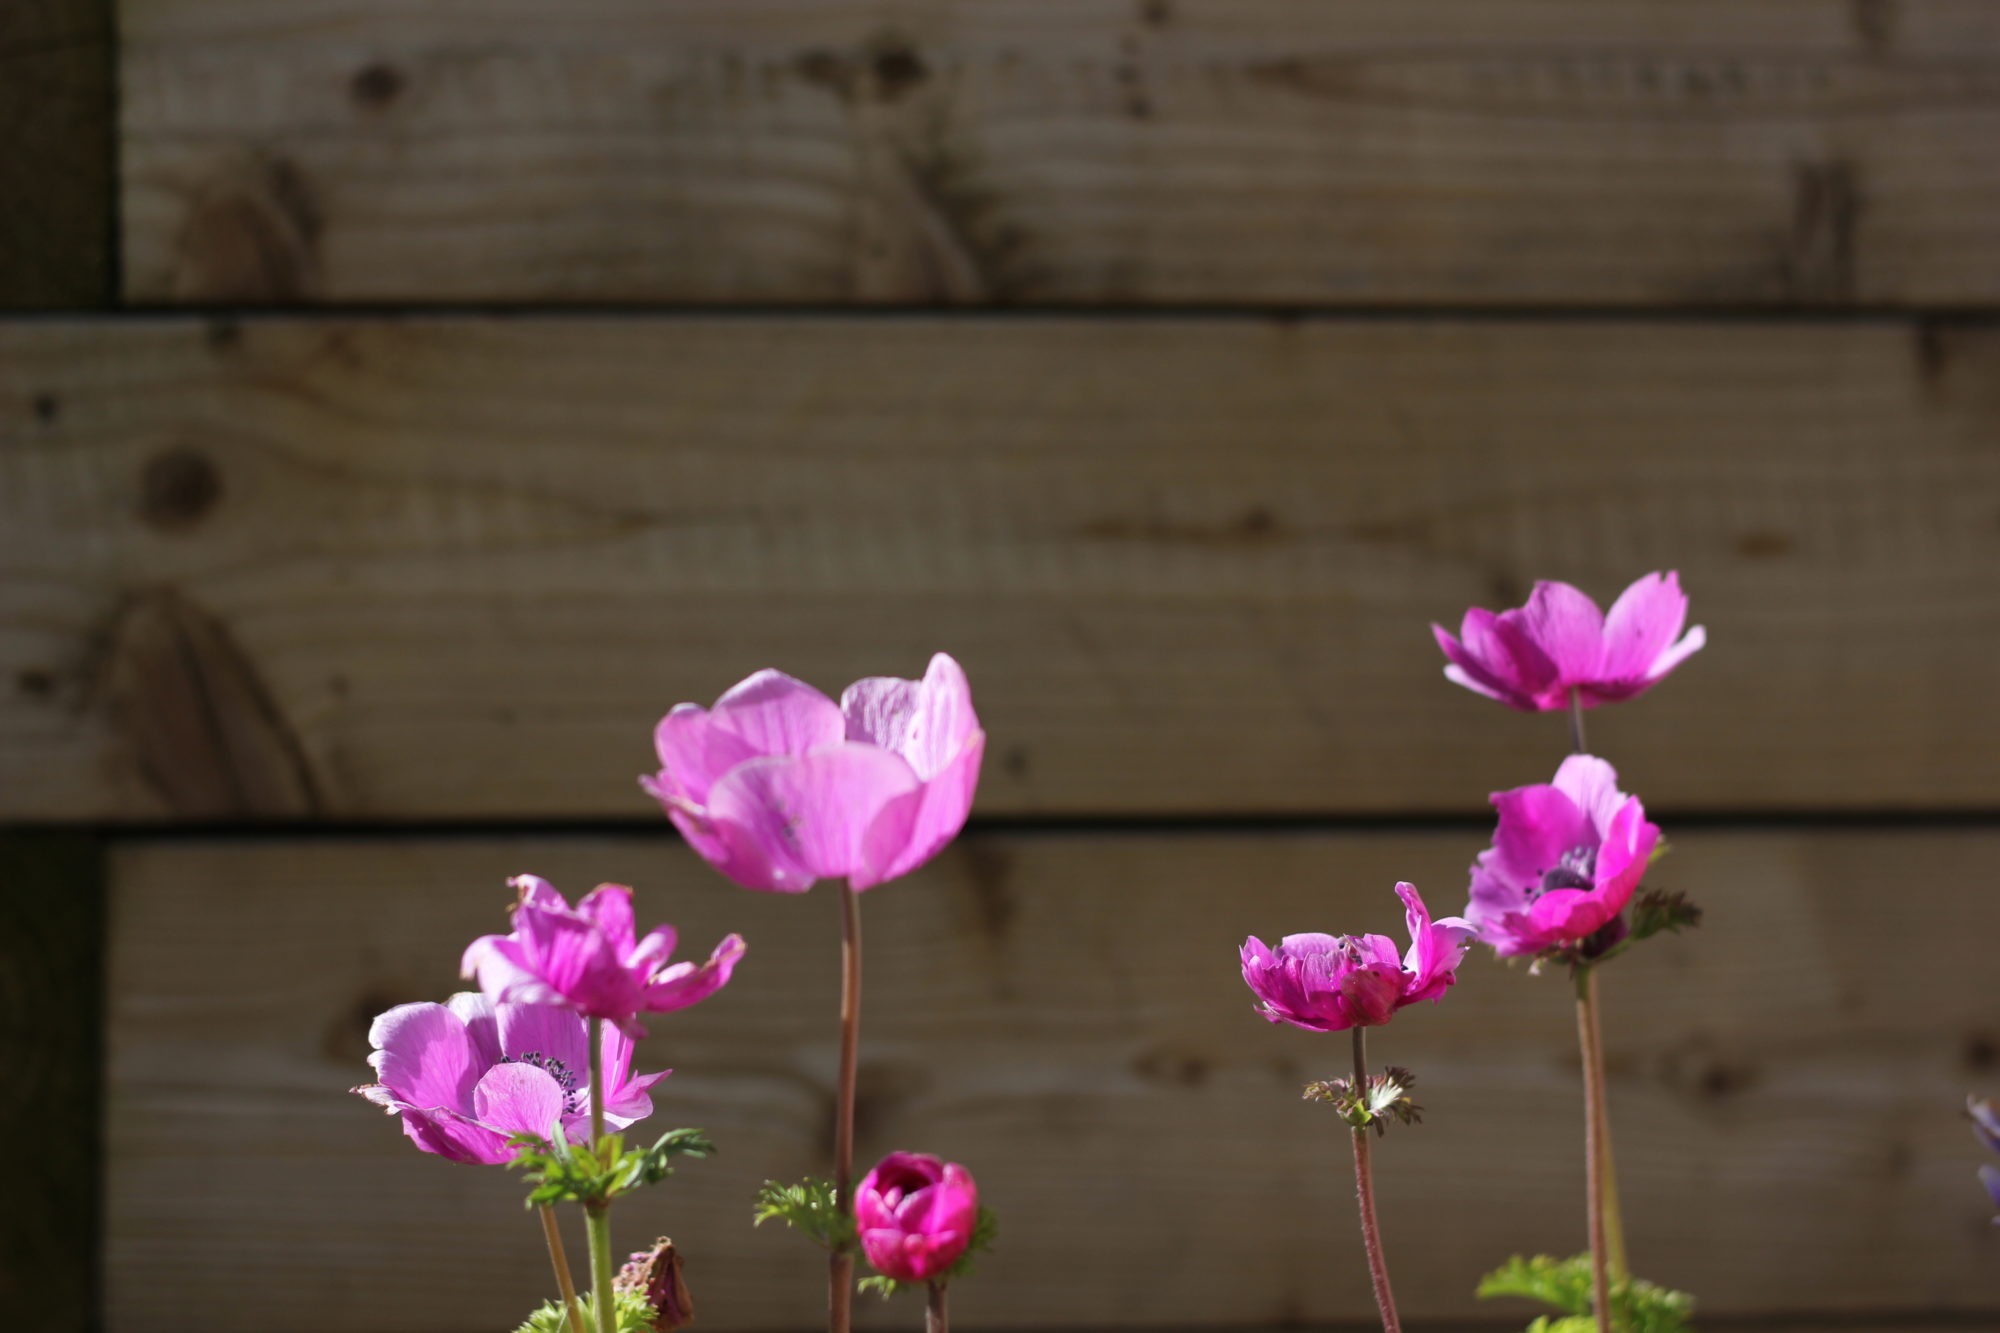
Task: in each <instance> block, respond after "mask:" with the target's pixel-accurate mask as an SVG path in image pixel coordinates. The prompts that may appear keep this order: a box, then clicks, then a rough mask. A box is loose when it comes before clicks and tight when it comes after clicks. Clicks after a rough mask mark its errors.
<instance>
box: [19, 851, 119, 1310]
mask: <svg viewBox="0 0 2000 1333" xmlns="http://www.w3.org/2000/svg"><path fill="white" fill-rule="evenodd" d="M0 908H4V910H5V913H6V921H7V928H6V930H5V931H4V932H0V1051H4V1052H5V1053H6V1060H7V1065H8V1074H7V1078H6V1080H5V1082H4V1084H0V1141H4V1142H6V1143H10V1144H14V1145H16V1152H15V1156H14V1159H13V1160H12V1161H11V1162H10V1163H9V1165H8V1172H7V1190H8V1195H9V1197H10V1198H11V1199H13V1200H15V1205H14V1206H13V1207H10V1208H8V1209H6V1210H5V1212H4V1214H0V1301H4V1303H5V1307H6V1309H7V1310H8V1311H9V1315H8V1318H9V1320H10V1321H12V1322H15V1323H17V1324H18V1325H19V1326H21V1327H23V1328H36V1329H48V1330H50V1333H72V1330H74V1331H75V1333H85V1331H86V1330H90V1329H95V1328H98V1327H99V1326H100V1325H99V1322H98V1288H99V1281H98V1278H99V1265H98V1238H99V1232H100V1227H99V1222H100V1207H99V1205H100V1195H99V1188H98V1187H99V1185H100V1184H101V1181H102V1169H103V1164H104V1159H103V1151H102V1145H101V1143H100V1141H99V1115H98V1112H99V1108H100V1106H101V1104H102V1099H101V1097H100V1084H101V1074H102V1070H103V1054H104V1052H103V1032H104V1005H103V996H104V967H103V959H104V941H105V919H104V876H103V857H102V855H101V844H100V843H99V842H98V841H97V840H96V839H94V838H92V837H90V836H89V835H87V834H82V833H69V832H57V833H27V832H21V831H17V830H0ZM52 1116H59V1117H60V1119H61V1122H62V1123H61V1125H60V1126H59V1127H57V1126H52V1125H51V1123H50V1120H51V1117H52Z"/></svg>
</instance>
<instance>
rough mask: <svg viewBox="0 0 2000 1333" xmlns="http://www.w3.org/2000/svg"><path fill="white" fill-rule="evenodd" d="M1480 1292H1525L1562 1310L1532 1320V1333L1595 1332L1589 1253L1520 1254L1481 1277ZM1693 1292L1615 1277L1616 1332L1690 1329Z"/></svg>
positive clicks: (1666, 1332)
mask: <svg viewBox="0 0 2000 1333" xmlns="http://www.w3.org/2000/svg"><path fill="white" fill-rule="evenodd" d="M1476 1294H1477V1295H1478V1296H1479V1297H1480V1298H1481V1299H1482V1300H1484V1299H1488V1298H1490V1297H1494V1296H1521V1297H1525V1298H1527V1299H1528V1300H1535V1301H1540V1302H1541V1303H1542V1304H1544V1305H1552V1306H1554V1307H1555V1308H1556V1309H1558V1310H1560V1311H1561V1312H1562V1313H1563V1315H1564V1316H1566V1317H1564V1318H1551V1317H1550V1316H1547V1315H1543V1316H1540V1317H1539V1318H1537V1319H1536V1320H1535V1321H1534V1322H1533V1323H1531V1324H1530V1325H1528V1333H1596V1330H1597V1321H1596V1320H1595V1319H1594V1318H1592V1317H1591V1301H1592V1295H1591V1267H1590V1256H1589V1255H1588V1254H1578V1255H1573V1256H1571V1257H1570V1258H1568V1259H1557V1258H1555V1257H1553V1256H1551V1255H1546V1254H1538V1255H1536V1256H1534V1257H1533V1258H1531V1259H1524V1258H1522V1257H1521V1256H1520V1255H1518V1254H1517V1255H1515V1256H1514V1257H1513V1258H1511V1259H1509V1260H1508V1261H1507V1262H1506V1263H1504V1264H1502V1265H1500V1267H1498V1268H1496V1269H1494V1270H1493V1271H1492V1272H1490V1273H1488V1274H1487V1275H1486V1276H1485V1277H1483V1278H1481V1279H1480V1280H1479V1287H1478V1290H1477V1292H1476ZM1693 1314H1694V1297H1692V1296H1690V1295H1688V1294H1687V1293H1686V1292H1684V1291H1670V1290H1668V1289H1667V1288H1665V1287H1661V1286H1656V1285H1655V1284H1653V1283H1651V1282H1648V1281H1646V1280H1645V1279H1643V1278H1633V1279H1631V1280H1629V1281H1626V1282H1614V1283H1613V1284H1612V1287H1611V1323H1612V1327H1613V1329H1614V1330H1615V1331H1616V1333H1689V1326H1688V1320H1689V1319H1690V1318H1691V1317H1693Z"/></svg>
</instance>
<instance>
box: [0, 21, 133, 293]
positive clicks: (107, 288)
mask: <svg viewBox="0 0 2000 1333" xmlns="http://www.w3.org/2000/svg"><path fill="white" fill-rule="evenodd" d="M111 10H112V0H6V3H5V4H0V310H76V309H88V308H93V307H97V306H104V305H109V304H110V303H111V300H112V275H111V260H112V256H113V254H114V253H115V252H116V242H115V241H114V239H113V237H112V221H111V219H112V212H113V208H112V190H113V188H114V182H113V180H112V165H111V164H112V157H113V145H112V139H113V134H114V127H113V125H112V120H113V110H112V65H113V61H112V55H111V50H110V45H111Z"/></svg>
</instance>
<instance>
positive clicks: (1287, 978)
mask: <svg viewBox="0 0 2000 1333" xmlns="http://www.w3.org/2000/svg"><path fill="white" fill-rule="evenodd" d="M1396 895H1397V896H1398V897H1399V898H1401V899H1402V900H1403V906H1404V909H1405V918H1406V920H1407V923H1408V925H1409V930H1410V947H1409V950H1408V952H1406V953H1404V954H1401V955H1399V954H1398V953H1397V952H1396V943H1395V941H1394V940H1391V939H1390V938H1389V937H1388V936H1386V935H1287V936H1285V937H1284V939H1282V940H1280V941H1279V942H1278V947H1277V948H1275V949H1273V948H1270V947H1269V946H1268V945H1266V944H1265V943H1264V941H1262V940H1260V939H1258V938H1257V937H1256V936H1254V935H1253V936H1251V937H1250V938H1249V939H1248V940H1246V941H1244V943H1243V953H1242V958H1243V981H1244V983H1245V984H1246V985H1248V986H1249V987H1250V990H1251V992H1252V993H1253V994H1255V995H1256V997H1257V1000H1258V1004H1257V1012H1258V1013H1259V1014H1261V1015H1262V1016H1263V1017H1264V1019H1265V1021H1267V1022H1271V1023H1290V1024H1291V1025H1292V1026H1293V1027H1297V1028H1306V1029H1307V1030H1309V1031H1312V1032H1340V1031H1342V1030H1344V1029H1346V1028H1354V1027H1378V1026H1380V1025H1381V1024H1383V1023H1386V1022H1388V1021H1389V1018H1390V1016H1391V1015H1392V1014H1394V1013H1395V1012H1396V1010H1398V1009H1401V1008H1402V1007H1403V1006H1404V1005H1408V1004H1415V1003H1416V1002H1417V1001H1418V1000H1437V999H1441V998H1442V997H1443V995H1444V993H1445V991H1446V990H1448V989H1450V987H1451V986H1452V984H1453V983H1454V982H1455V981H1457V979H1458V977H1457V971H1458V964H1459V960H1460V959H1462V958H1464V957H1465V950H1466V946H1467V943H1468V942H1469V940H1470V939H1471V936H1472V927H1471V925H1470V924H1469V923H1468V922H1465V921H1462V920H1460V919H1459V918H1457V917H1446V918H1445V919H1444V920H1442V921H1437V922H1433V921H1432V920H1431V914H1430V909H1429V908H1427V907H1425V906H1424V900H1423V898H1422V897H1421V896H1420V895H1419V894H1418V893H1417V890H1416V886H1415V885H1413V884H1398V885H1397V886H1396Z"/></svg>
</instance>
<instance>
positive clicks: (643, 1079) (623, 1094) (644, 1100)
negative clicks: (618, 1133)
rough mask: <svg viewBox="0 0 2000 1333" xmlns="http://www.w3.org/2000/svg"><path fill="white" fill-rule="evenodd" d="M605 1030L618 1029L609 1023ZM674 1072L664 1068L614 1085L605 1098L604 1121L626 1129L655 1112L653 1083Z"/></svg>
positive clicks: (613, 1126)
mask: <svg viewBox="0 0 2000 1333" xmlns="http://www.w3.org/2000/svg"><path fill="white" fill-rule="evenodd" d="M604 1030H605V1032H606V1033H607V1034H608V1033H612V1032H616V1031H618V1029H616V1028H614V1027H612V1026H611V1025H609V1024H606V1025H605V1028H604ZM620 1035H623V1034H620ZM673 1072H674V1071H673V1070H671V1069H662V1070H661V1071H660V1072H659V1073H657V1074H641V1075H639V1076H638V1077H637V1078H633V1079H627V1080H626V1081H625V1082H624V1083H623V1084H622V1085H613V1086H614V1087H615V1088H616V1090H615V1091H613V1092H610V1093H607V1094H606V1095H605V1098H604V1122H605V1123H606V1124H608V1125H610V1126H611V1127H612V1128H613V1129H625V1128H627V1127H629V1126H631V1125H635V1124H637V1123H639V1122H640V1121H641V1120H644V1119H645V1118H646V1117H647V1116H649V1115H651V1114H653V1098H652V1096H651V1093H652V1088H653V1085H654V1084H655V1083H658V1082H659V1081H660V1080H661V1079H663V1078H666V1077H667V1076H668V1075H669V1074H672V1073H673Z"/></svg>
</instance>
